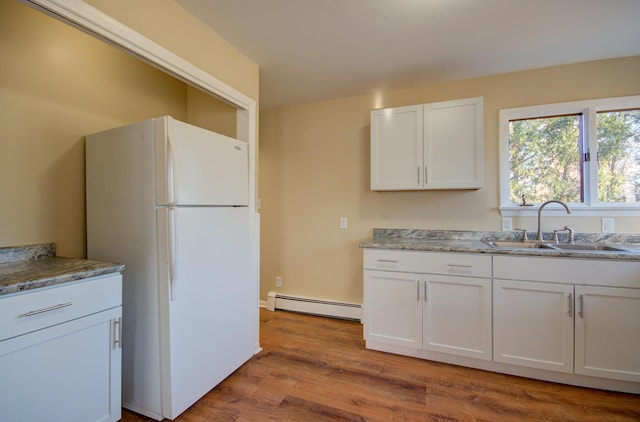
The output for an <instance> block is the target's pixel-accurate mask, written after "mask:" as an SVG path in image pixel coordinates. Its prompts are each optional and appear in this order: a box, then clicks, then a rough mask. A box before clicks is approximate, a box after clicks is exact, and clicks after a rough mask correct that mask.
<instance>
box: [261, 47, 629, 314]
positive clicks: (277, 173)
mask: <svg viewBox="0 0 640 422" xmlns="http://www.w3.org/2000/svg"><path fill="white" fill-rule="evenodd" d="M638 75H640V56H638V57H632V58H623V59H615V60H606V61H597V62H590V63H583V64H575V65H568V66H559V67H553V68H546V69H539V70H532V71H526V72H517V73H510V74H503V75H496V76H490V77H484V78H477V79H471V80H464V81H456V82H450V83H443V84H437V85H430V86H421V87H415V88H411V89H403V90H394V91H386V92H382V93H380V94H378V95H365V96H358V97H350V98H342V99H338V100H335V101H326V102H321V103H315V104H308V105H303V106H297V107H285V108H280V109H274V110H268V111H265V112H263V113H261V116H260V126H261V127H260V192H261V193H260V196H261V199H262V211H261V215H262V217H261V221H262V224H261V225H262V229H261V230H262V233H261V249H262V251H261V266H262V268H261V283H262V288H261V298H262V299H263V300H264V299H266V294H267V292H268V291H269V290H279V291H281V292H283V293H287V294H292V295H301V296H307V297H313V298H320V299H328V300H339V301H347V302H355V303H360V302H361V301H362V270H361V267H362V251H361V250H360V249H359V248H358V243H359V242H360V241H361V240H363V239H366V238H369V237H371V234H372V233H371V231H372V229H373V228H375V227H384V228H422V229H461V230H500V227H501V218H500V214H499V212H498V204H499V197H498V194H499V193H498V111H499V110H500V109H502V108H512V107H520V106H527V105H536V104H546V103H554V102H564V101H574V100H581V99H588V98H600V97H615V96H623V95H636V94H640V77H639V76H638ZM476 96H483V97H484V113H485V118H484V142H485V187H484V188H483V189H480V190H477V191H432V192H372V191H370V189H369V172H370V163H369V152H370V148H369V130H370V127H369V111H370V110H371V109H373V108H383V107H395V106H401V105H409V104H420V103H426V102H433V101H444V100H453V99H458V98H467V97H476ZM340 217H348V222H349V228H348V229H347V230H341V229H340V228H339V226H338V223H339V218H340ZM558 218H560V217H558ZM550 220H552V219H551V218H550ZM565 223H566V222H565ZM550 224H553V220H552V221H550ZM571 225H572V226H573V227H574V228H575V229H576V230H577V231H581V232H598V231H600V219H599V218H587V217H578V218H572V219H571ZM514 226H515V227H523V228H527V229H530V230H534V229H535V226H536V225H535V221H534V219H532V218H528V219H526V218H523V219H522V220H520V219H514ZM615 226H616V231H617V232H638V229H639V228H640V217H637V218H616V219H615ZM275 276H282V277H283V288H281V289H276V288H275V281H274V278H275Z"/></svg>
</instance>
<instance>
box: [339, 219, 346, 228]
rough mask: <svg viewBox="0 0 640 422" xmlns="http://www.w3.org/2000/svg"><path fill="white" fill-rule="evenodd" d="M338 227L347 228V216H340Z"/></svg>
mask: <svg viewBox="0 0 640 422" xmlns="http://www.w3.org/2000/svg"><path fill="white" fill-rule="evenodd" d="M340 228H341V229H342V230H346V229H347V217H340Z"/></svg>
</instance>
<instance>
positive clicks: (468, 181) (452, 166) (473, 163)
mask: <svg viewBox="0 0 640 422" xmlns="http://www.w3.org/2000/svg"><path fill="white" fill-rule="evenodd" d="M482 118H483V107H482V98H468V99H464V100H456V101H445V102H440V103H431V104H425V105H424V149H423V152H424V168H425V171H426V177H425V180H424V183H425V189H479V188H481V187H482V185H483V155H484V154H483V152H484V151H483V129H482V128H483V125H482Z"/></svg>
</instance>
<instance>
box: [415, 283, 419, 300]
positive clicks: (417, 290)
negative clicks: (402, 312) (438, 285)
mask: <svg viewBox="0 0 640 422" xmlns="http://www.w3.org/2000/svg"><path fill="white" fill-rule="evenodd" d="M416 293H417V294H418V296H417V297H416V299H417V300H418V302H420V282H417V283H416Z"/></svg>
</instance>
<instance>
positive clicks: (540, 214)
mask: <svg viewBox="0 0 640 422" xmlns="http://www.w3.org/2000/svg"><path fill="white" fill-rule="evenodd" d="M554 202H555V203H556V204H560V205H562V206H563V207H564V209H565V210H567V214H571V209H569V206H568V205H567V204H565V203H564V202H562V201H557V200H555V199H552V200H551V201H547V202H545V203H543V204H542V205H540V208H538V236H537V239H538V240H540V241H542V240H543V239H542V229H541V226H540V219H541V217H542V209H543V208H544V207H546V206H547V205H549V204H553V203H554Z"/></svg>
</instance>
